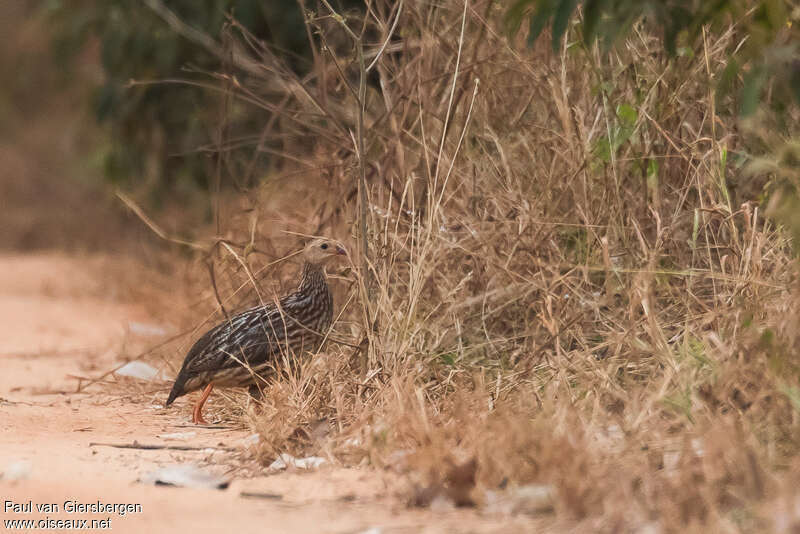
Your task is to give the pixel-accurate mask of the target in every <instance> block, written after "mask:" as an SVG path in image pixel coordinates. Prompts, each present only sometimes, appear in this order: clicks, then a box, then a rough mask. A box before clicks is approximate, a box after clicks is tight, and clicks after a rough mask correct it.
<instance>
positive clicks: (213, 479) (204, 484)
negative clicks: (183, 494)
mask: <svg viewBox="0 0 800 534" xmlns="http://www.w3.org/2000/svg"><path fill="white" fill-rule="evenodd" d="M139 482H141V483H143V484H154V485H156V486H178V487H182V488H208V489H225V488H227V487H228V485H229V484H230V480H229V479H227V478H223V477H219V476H216V475H213V474H211V473H207V472H205V471H203V470H202V469H200V468H198V467H197V466H194V465H171V466H168V467H164V468H162V469H158V470H157V471H153V472H151V473H147V474H146V475H144V476H143V477H142V478H140V479H139Z"/></svg>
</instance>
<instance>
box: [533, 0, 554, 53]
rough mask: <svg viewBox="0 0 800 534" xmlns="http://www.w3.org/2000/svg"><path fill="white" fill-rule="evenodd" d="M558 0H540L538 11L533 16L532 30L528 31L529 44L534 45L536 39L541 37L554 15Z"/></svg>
mask: <svg viewBox="0 0 800 534" xmlns="http://www.w3.org/2000/svg"><path fill="white" fill-rule="evenodd" d="M555 2H556V0H539V5H538V7H537V8H536V13H535V14H534V15H533V16H532V17H531V25H530V30H529V32H528V46H531V45H533V43H534V41H536V39H538V38H539V36H540V35H541V34H542V31H543V30H544V27H545V26H547V23H548V22H549V21H550V17H552V16H553V10H554V9H555Z"/></svg>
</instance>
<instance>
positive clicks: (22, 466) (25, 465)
mask: <svg viewBox="0 0 800 534" xmlns="http://www.w3.org/2000/svg"><path fill="white" fill-rule="evenodd" d="M32 471H33V464H32V463H31V462H29V461H28V460H15V461H12V462H11V463H9V464H8V465H6V466H5V468H4V469H3V471H2V472H0V479H2V480H7V481H14V480H24V479H26V478H28V477H29V476H30V475H31V472H32Z"/></svg>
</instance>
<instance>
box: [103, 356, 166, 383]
mask: <svg viewBox="0 0 800 534" xmlns="http://www.w3.org/2000/svg"><path fill="white" fill-rule="evenodd" d="M114 374H116V375H119V376H129V377H131V378H138V379H140V380H166V379H167V377H166V375H164V373H163V372H162V371H159V370H158V369H156V368H155V367H153V366H152V365H147V364H146V363H144V362H140V361H133V362H128V363H126V364H125V365H123V366H122V367H120V368H119V369H117V370H116V371H114Z"/></svg>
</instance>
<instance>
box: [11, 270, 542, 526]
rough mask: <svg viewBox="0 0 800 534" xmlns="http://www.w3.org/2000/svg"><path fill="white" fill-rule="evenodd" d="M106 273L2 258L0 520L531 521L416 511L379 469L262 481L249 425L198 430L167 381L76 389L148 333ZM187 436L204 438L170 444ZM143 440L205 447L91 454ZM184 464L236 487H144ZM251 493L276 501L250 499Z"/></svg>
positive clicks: (139, 312)
mask: <svg viewBox="0 0 800 534" xmlns="http://www.w3.org/2000/svg"><path fill="white" fill-rule="evenodd" d="M101 269H102V262H98V261H94V260H92V259H90V258H79V257H69V256H64V255H62V254H33V255H7V256H0V272H2V273H3V276H2V277H0V360H1V361H2V363H1V364H0V365H1V367H0V369H2V371H1V372H0V472H2V473H3V476H2V478H0V494H2V503H0V505H2V506H0V519H1V520H3V521H6V520H10V519H23V520H24V519H33V520H35V521H37V522H38V521H39V520H47V519H50V520H58V519H72V520H75V519H89V520H91V519H96V520H106V519H108V520H109V523H110V526H111V528H112V530H114V531H115V532H116V531H120V532H150V533H153V532H174V531H175V530H176V528H191V529H192V530H193V531H194V532H220V531H223V530H228V529H230V531H233V532H336V533H339V532H341V533H345V532H352V533H358V532H370V533H373V534H374V533H379V532H380V533H392V532H519V531H527V530H529V527H531V526H532V525H530V524H527V523H521V522H519V521H520V520H518V519H515V520H508V519H500V518H497V517H494V518H492V517H489V516H487V515H486V514H481V513H479V512H477V511H474V510H456V509H452V510H441V511H429V510H411V509H408V508H406V507H405V505H404V504H403V503H402V501H401V500H400V499H399V498H398V497H397V495H396V494H395V492H394V490H392V489H391V484H389V483H388V482H387V480H388V476H389V475H388V474H386V473H381V472H376V471H374V470H369V469H354V468H343V467H334V466H327V467H326V466H323V467H320V468H318V469H317V470H314V471H313V472H299V471H294V472H282V473H278V474H272V475H266V474H263V473H264V471H263V469H255V464H254V463H253V462H252V460H250V459H249V458H250V457H249V456H248V453H247V447H248V441H247V439H246V438H247V437H248V432H247V431H245V430H241V429H239V430H236V429H227V428H197V427H192V426H191V425H189V424H188V418H189V400H183V399H181V402H178V403H176V405H175V407H174V409H170V410H165V409H164V408H163V407H162V406H161V403H163V400H164V396H165V395H166V387H167V385H166V384H159V385H158V386H153V387H152V392H151V394H149V395H148V394H147V393H148V391H145V394H144V395H138V394H137V395H126V394H125V391H124V388H119V387H118V386H117V388H116V390H115V386H113V385H100V386H98V385H94V386H90V387H88V388H86V390H85V391H82V392H76V388H77V385H78V380H77V379H76V378H74V377H87V376H88V377H96V376H100V375H101V374H103V372H105V371H106V370H109V369H112V368H113V367H114V366H115V365H118V364H119V361H118V360H117V357H118V356H117V355H118V354H119V351H118V350H115V348H116V347H119V345H120V343H133V342H136V341H137V340H135V339H132V338H131V331H132V325H139V328H138V330H139V331H140V333H141V331H142V330H145V334H144V336H143V337H145V338H146V337H147V332H146V330H147V329H146V328H142V326H141V325H147V324H148V314H147V312H146V310H145V308H143V307H141V306H139V305H137V304H135V303H131V302H125V301H124V298H120V297H119V296H115V295H114V294H113V293H114V292H113V291H112V292H109V291H107V290H106V289H103V288H101V287H100V286H99V285H98V284H99V283H98V280H100V279H102V274H103V273H101V272H98V271H99V270H101ZM150 322H151V323H152V319H151V320H150ZM134 330H135V329H134ZM158 339H159V338H157V337H153V338H152V339H150V340H147V339H143V340H142V339H140V340H138V342H140V343H142V344H145V345H146V344H147V343H150V344H153V343H154V342H156V341H157V340H158ZM187 432H196V434H195V435H193V436H191V437H189V438H188V439H178V440H174V439H170V438H169V436H167V437H163V436H164V435H165V434H167V435H169V434H175V433H184V434H185V433H187ZM182 437H183V436H182ZM134 441H136V442H138V443H140V444H160V445H187V446H197V447H198V448H205V449H201V450H196V451H194V450H193V451H175V450H139V449H119V448H112V447H106V446H90V443H93V442H101V443H133V442H134ZM223 447H224V448H228V449H233V450H232V451H231V450H228V451H225V450H221V448H223ZM186 464H194V465H197V466H199V467H200V468H202V469H203V470H205V471H207V472H209V473H213V474H216V475H226V476H228V477H229V478H231V479H232V482H231V484H230V486H229V487H228V488H227V489H225V490H217V489H188V488H178V487H170V486H156V485H151V484H145V483H143V482H139V479H141V478H143V477H146V476H147V474H148V473H152V472H154V471H156V470H158V469H160V468H162V467H165V466H171V465H186ZM243 466H245V468H242V467H243ZM253 473H256V474H257V476H253ZM243 492H252V493H262V494H266V495H267V498H263V496H262V497H260V498H252V497H244V496H242V493H243ZM9 501H12V502H14V503H21V504H27V503H28V502H29V501H30V502H31V503H32V508H33V509H32V511H31V512H30V513H22V512H20V513H15V512H14V511H13V510H12V509H11V505H10V504H8V502H9ZM65 501H79V502H82V503H96V502H97V501H101V502H103V503H130V504H138V505H141V512H134V513H129V514H126V515H124V516H122V515H119V514H118V513H68V512H67V511H65V509H64V503H65ZM47 503H55V504H56V505H58V507H59V511H58V513H56V512H47V511H45V510H41V511H39V510H37V505H40V504H47ZM50 525H51V526H52V525H53V523H51V524H50ZM4 526H6V527H7V525H4Z"/></svg>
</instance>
